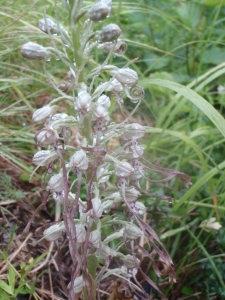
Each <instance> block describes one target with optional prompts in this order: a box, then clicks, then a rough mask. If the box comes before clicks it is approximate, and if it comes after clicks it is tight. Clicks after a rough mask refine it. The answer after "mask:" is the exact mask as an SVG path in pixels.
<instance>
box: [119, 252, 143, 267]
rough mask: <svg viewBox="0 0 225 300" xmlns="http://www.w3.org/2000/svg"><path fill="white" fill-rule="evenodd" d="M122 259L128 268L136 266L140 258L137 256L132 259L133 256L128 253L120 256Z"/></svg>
mask: <svg viewBox="0 0 225 300" xmlns="http://www.w3.org/2000/svg"><path fill="white" fill-rule="evenodd" d="M122 261H123V263H124V266H125V267H127V268H128V269H134V268H137V266H138V264H139V263H140V260H139V259H138V258H136V259H134V257H133V256H132V255H130V254H128V255H125V256H124V257H122Z"/></svg>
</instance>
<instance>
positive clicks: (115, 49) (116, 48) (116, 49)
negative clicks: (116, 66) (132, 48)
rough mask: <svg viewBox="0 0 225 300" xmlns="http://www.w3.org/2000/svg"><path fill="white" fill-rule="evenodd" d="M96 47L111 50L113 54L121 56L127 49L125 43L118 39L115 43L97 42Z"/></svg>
mask: <svg viewBox="0 0 225 300" xmlns="http://www.w3.org/2000/svg"><path fill="white" fill-rule="evenodd" d="M98 49H102V50H105V51H108V52H111V51H112V53H113V54H114V55H115V56H122V55H124V53H125V52H126V50H127V45H126V43H124V42H122V41H121V40H120V39H118V40H117V41H116V44H114V43H104V44H99V45H98Z"/></svg>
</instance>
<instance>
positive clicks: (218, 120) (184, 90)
mask: <svg viewBox="0 0 225 300" xmlns="http://www.w3.org/2000/svg"><path fill="white" fill-rule="evenodd" d="M142 82H143V84H145V86H148V85H160V86H164V87H167V88H168V89H171V90H173V91H175V92H177V93H179V94H180V95H182V96H184V97H185V98H187V99H188V100H189V101H191V102H192V103H193V104H195V105H196V106H197V107H198V108H199V109H200V110H201V111H202V112H203V113H204V114H205V115H206V116H207V117H208V118H209V119H210V120H211V121H212V122H213V123H214V125H215V126H216V127H217V128H218V130H219V131H220V132H221V133H222V135H223V136H224V137H225V119H224V118H223V117H222V116H221V115H220V114H219V113H218V111H217V110H216V109H215V108H214V107H213V106H212V105H211V104H210V103H209V102H207V101H206V100H205V99H204V98H202V97H201V96H200V95H198V94H197V93H196V92H195V91H193V90H191V89H190V88H188V87H186V86H183V85H180V84H178V83H176V82H173V81H169V80H163V79H149V80H143V81H142Z"/></svg>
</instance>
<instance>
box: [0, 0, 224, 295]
mask: <svg viewBox="0 0 225 300" xmlns="http://www.w3.org/2000/svg"><path fill="white" fill-rule="evenodd" d="M86 3H87V5H89V4H90V2H88V1H87V2H86ZM223 4H224V1H215V0H214V1H212V0H211V1H210V0H205V1H194V0H186V1H185V0H158V1H154V0H139V1H113V19H114V21H115V23H117V24H118V25H119V26H120V27H121V28H122V30H123V32H122V39H123V40H125V41H127V43H128V50H127V52H126V55H125V57H123V58H115V59H114V63H116V64H117V65H118V66H120V67H122V66H123V65H124V64H126V62H127V61H130V60H131V59H134V58H136V57H138V58H139V59H138V61H137V62H135V64H133V65H132V67H133V68H135V69H136V70H137V71H138V73H139V75H140V84H141V85H142V86H144V87H145V90H146V97H145V99H144V101H143V102H142V104H141V106H140V107H139V110H138V114H136V116H135V117H136V118H137V119H138V120H139V121H140V122H142V123H143V124H145V125H149V126H151V127H152V128H151V129H149V130H148V135H146V139H145V140H144V141H143V142H144V143H145V145H146V156H147V157H148V158H149V159H150V160H151V161H152V162H154V163H157V164H159V165H161V166H163V167H167V168H174V169H178V170H180V171H183V172H185V173H187V174H189V175H190V176H191V180H192V183H193V185H192V187H191V188H190V189H189V190H188V191H187V190H186V189H185V188H183V186H182V184H181V183H180V182H179V181H177V180H176V181H172V182H170V184H166V185H161V186H159V185H154V184H152V185H151V186H150V187H148V188H149V189H150V190H151V192H152V193H158V194H166V195H169V196H172V197H173V198H174V203H173V204H168V203H167V202H166V201H163V200H162V201H159V200H155V199H153V198H150V197H146V196H145V197H143V198H142V200H143V201H144V203H145V204H146V206H147V207H148V214H147V219H148V220H149V222H150V223H151V226H153V228H154V229H155V230H156V232H157V233H158V234H159V236H161V238H162V240H163V242H164V245H165V247H166V249H167V250H168V252H169V253H170V255H171V256H172V258H173V261H174V265H175V268H176V274H177V283H176V284H168V282H167V280H165V278H166V277H165V278H162V279H160V280H158V279H157V278H155V276H154V273H153V272H152V271H151V270H150V271H149V276H151V277H152V278H153V279H154V280H156V281H157V282H158V284H159V286H160V289H161V290H162V291H163V292H164V293H165V294H166V295H167V296H168V297H169V299H171V300H173V299H174V300H175V299H223V297H225V282H224V280H225V262H224V258H225V229H224V224H225V217H224V210H225V205H224V204H225V203H224V202H225V185H224V179H225V175H224V168H225V160H224V151H225V149H224V145H225V143H224V137H225V135H224V132H225V121H224V120H223V118H221V119H218V116H217V115H215V114H214V111H213V110H212V109H211V108H208V107H207V105H206V104H205V102H201V101H202V100H201V99H202V98H198V96H197V94H195V93H194V92H197V93H198V94H199V95H200V96H201V97H203V98H204V99H205V100H206V101H207V103H209V104H211V105H212V106H213V107H214V108H215V109H216V110H217V111H218V112H219V113H220V114H221V115H222V116H223V117H224V114H225V104H224V103H225V83H224V73H225V55H224V47H225V25H224V24H225V6H223ZM59 5H60V4H59ZM45 7H46V11H47V14H48V15H52V16H54V1H52V0H48V1H42V0H40V1H34V2H31V1H28V0H20V1H6V0H3V1H2V2H1V7H0V20H1V21H0V61H1V64H0V117H1V118H0V142H1V145H0V197H1V202H0V205H1V206H0V207H1V220H2V221H1V224H0V225H1V229H2V230H1V231H2V234H1V252H0V255H1V258H0V260H1V259H2V261H4V263H2V267H4V264H5V265H7V266H8V267H7V268H5V269H4V270H5V271H3V272H1V274H0V276H1V277H0V278H1V280H2V281H4V282H5V283H7V284H9V286H10V285H14V286H16V287H18V288H19V287H20V284H21V282H23V284H22V287H20V288H21V289H22V288H24V289H23V290H22V292H23V293H33V295H34V296H35V297H37V299H39V298H38V297H39V296H38V295H39V294H38V289H40V286H41V283H40V281H41V280H39V281H38V279H37V284H36V289H35V286H34V287H32V285H31V284H30V281H31V280H32V276H33V275H32V274H33V273H29V272H30V269H29V268H28V269H26V266H25V265H22V267H21V265H20V266H19V262H18V261H15V257H12V254H13V253H14V251H15V248H16V246H15V245H14V246H13V241H14V240H17V239H18V236H19V235H20V234H21V232H22V230H23V229H24V227H25V226H26V222H27V220H28V219H29V217H24V215H25V211H26V215H27V210H26V209H27V208H26V205H31V206H32V209H33V210H34V209H35V207H37V206H38V204H39V203H40V201H41V196H40V195H41V192H40V191H41V187H40V186H41V176H40V175H39V176H36V177H35V178H34V180H33V182H32V183H29V177H30V174H31V172H32V170H33V166H32V164H31V159H32V156H33V154H34V153H35V150H36V146H35V142H34V132H35V129H34V125H33V124H32V122H31V116H32V113H33V112H34V110H36V109H37V108H40V107H42V106H43V105H44V104H47V103H48V101H49V99H52V98H54V97H55V96H56V95H57V94H56V91H55V90H54V89H53V88H52V87H51V85H50V83H49V82H48V80H47V79H46V75H45V71H44V68H43V63H41V62H40V63H39V62H38V63H37V62H33V61H26V60H24V59H22V58H21V56H20V53H19V48H20V46H21V45H22V44H24V43H25V42H27V41H35V42H39V43H41V44H43V45H49V44H50V41H49V39H48V36H47V35H45V34H43V33H42V32H41V31H40V30H39V29H38V27H37V22H38V20H39V19H40V18H42V17H43V13H44V9H45ZM59 11H60V14H59V19H60V21H61V22H62V24H63V25H65V26H66V21H67V19H66V16H65V15H63V11H61V10H59ZM110 21H111V20H109V22H110ZM100 26H101V24H100ZM56 39H57V37H56ZM93 55H95V56H96V57H95V58H96V59H97V60H98V61H99V62H101V61H102V60H103V59H104V57H102V54H101V52H100V51H99V52H96V53H93ZM46 68H47V71H48V72H49V74H51V75H50V76H52V79H53V80H54V82H56V83H57V84H58V83H60V82H62V81H63V80H65V78H66V74H67V70H66V69H65V68H64V67H63V64H62V62H61V61H58V60H54V59H52V60H51V61H50V62H47V63H46ZM168 80H170V81H172V82H174V84H173V83H168ZM176 83H179V84H180V85H177V84H176ZM223 85H224V86H223ZM184 86H185V87H188V88H191V89H192V91H193V92H191V91H190V90H189V89H188V88H184ZM131 108H132V104H130V103H126V109H127V110H130V109H131ZM207 115H208V116H207ZM21 203H23V205H22V204H21ZM24 203H25V204H26V205H25V204H24ZM17 206H18V207H19V208H18V207H17ZM15 211H17V212H18V211H19V213H18V214H16V213H15ZM53 211H54V207H51V206H49V207H48V212H45V215H43V218H44V217H45V219H46V222H47V219H48V218H49V219H51V218H52V215H50V213H53ZM19 215H20V216H21V219H19ZM211 217H215V218H216V219H217V221H218V222H220V224H221V225H222V228H221V229H220V230H210V231H209V232H206V231H205V229H204V228H200V227H199V225H200V224H201V222H202V221H204V220H208V219H209V218H211ZM53 219H54V217H53ZM6 220H7V222H5V221H6ZM39 221H40V220H39ZM13 228H14V229H13ZM34 230H35V229H34ZM48 250H49V249H48V248H46V249H45V252H46V251H48ZM43 252H44V250H43ZM36 255H37V256H36V257H34V258H35V259H37V258H38V257H39V256H40V255H41V253H38V252H37V253H36ZM33 256H34V254H33ZM13 259H14V260H13ZM20 259H23V260H24V263H26V264H28V261H27V260H26V259H27V258H26V256H21V258H20ZM43 259H44V258H43ZM38 263H39V260H38V261H35V263H34V262H32V268H35V264H38ZM30 264H31V263H30ZM9 266H10V267H9ZM45 267H46V269H47V268H48V266H47V265H45V266H43V269H44V268H45ZM161 267H162V268H163V266H161ZM21 270H26V272H25V271H24V272H25V273H23V274H25V275H26V276H27V277H26V281H25V279H23V277H21V276H22V275H21V274H22V271H21ZM7 272H8V273H7ZM40 272H41V271H39V272H38V273H36V274H39V276H40V278H41V276H45V275H42V274H41V273H40ZM9 274H10V276H11V277H10V276H9ZM165 274H166V270H165ZM7 275H8V279H7V277H6V276H7ZM25 275H24V276H25ZM36 276H37V275H36ZM9 278H11V280H9ZM12 278H14V279H15V280H12ZM21 278H22V279H21ZM23 280H24V281H25V282H24V281H23ZM2 281H0V282H1V285H0V291H1V289H2V294H4V297H5V298H1V297H3V296H0V299H10V298H9V297H10V296H12V299H16V297H17V294H19V293H21V290H19V291H18V293H17V294H15V291H14V290H12V289H11V290H7V291H6V289H5V286H4V284H2ZM34 291H35V292H34ZM54 292H55V295H60V294H59V293H58V294H57V291H56V290H54ZM51 293H53V291H51ZM0 295H1V292H0ZM7 295H10V296H8V298H7ZM46 295H47V291H46ZM46 297H47V296H46ZM153 297H155V298H154V299H158V298H157V295H155V296H153ZM46 299H49V298H46ZM54 299H63V298H60V297H58V298H57V296H55V298H54Z"/></svg>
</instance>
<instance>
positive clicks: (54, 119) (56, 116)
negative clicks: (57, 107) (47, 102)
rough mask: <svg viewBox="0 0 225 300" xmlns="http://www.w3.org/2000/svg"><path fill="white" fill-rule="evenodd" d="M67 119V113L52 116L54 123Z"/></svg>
mask: <svg viewBox="0 0 225 300" xmlns="http://www.w3.org/2000/svg"><path fill="white" fill-rule="evenodd" d="M66 117H68V115H67V114H66V113H60V114H55V115H54V116H52V118H51V121H52V122H55V121H59V120H62V119H65V118H66Z"/></svg>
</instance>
